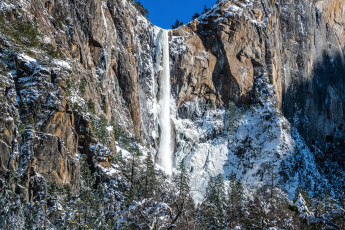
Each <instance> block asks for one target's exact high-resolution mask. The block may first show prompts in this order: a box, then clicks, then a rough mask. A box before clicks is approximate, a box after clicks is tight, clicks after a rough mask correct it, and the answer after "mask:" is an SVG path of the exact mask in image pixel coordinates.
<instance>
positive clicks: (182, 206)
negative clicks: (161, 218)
mask: <svg viewBox="0 0 345 230" xmlns="http://www.w3.org/2000/svg"><path fill="white" fill-rule="evenodd" d="M173 183H174V187H175V188H176V189H177V197H176V198H175V200H174V201H173V206H174V210H173V211H171V212H170V219H171V226H174V225H176V223H177V221H179V220H180V219H181V217H182V216H183V215H184V214H185V212H186V211H187V210H186V206H187V204H188V203H190V201H191V197H190V194H189V192H190V187H189V177H188V173H187V170H186V168H185V166H184V160H182V161H181V162H180V163H179V166H178V172H177V174H176V175H175V176H174V178H173Z"/></svg>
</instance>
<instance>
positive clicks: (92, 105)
mask: <svg viewBox="0 0 345 230" xmlns="http://www.w3.org/2000/svg"><path fill="white" fill-rule="evenodd" d="M86 105H87V108H88V109H89V111H90V112H91V113H93V114H95V113H96V108H95V103H94V102H93V100H92V99H91V98H90V99H89V100H88V101H87V104H86Z"/></svg>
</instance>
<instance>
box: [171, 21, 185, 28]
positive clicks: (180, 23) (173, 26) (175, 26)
mask: <svg viewBox="0 0 345 230" xmlns="http://www.w3.org/2000/svg"><path fill="white" fill-rule="evenodd" d="M180 26H183V22H180V21H179V20H178V19H176V21H175V24H174V25H172V26H171V28H172V29H177V28H179V27H180Z"/></svg>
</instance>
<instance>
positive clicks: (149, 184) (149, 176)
mask: <svg viewBox="0 0 345 230" xmlns="http://www.w3.org/2000/svg"><path fill="white" fill-rule="evenodd" d="M155 190H156V170H155V165H154V163H153V160H152V155H151V153H148V154H147V157H146V159H145V187H144V197H145V198H148V197H152V196H154V195H155Z"/></svg>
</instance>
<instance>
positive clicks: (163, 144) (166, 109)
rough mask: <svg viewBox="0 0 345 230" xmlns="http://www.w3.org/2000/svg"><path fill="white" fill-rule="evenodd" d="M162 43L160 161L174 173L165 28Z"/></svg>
mask: <svg viewBox="0 0 345 230" xmlns="http://www.w3.org/2000/svg"><path fill="white" fill-rule="evenodd" d="M161 36H162V37H161V40H160V42H161V45H162V48H163V73H162V76H161V84H160V92H161V93H160V107H161V109H160V118H159V120H160V128H161V136H160V143H159V163H160V165H161V166H163V167H164V168H165V170H166V173H167V174H169V175H171V173H172V149H171V121H170V89H171V86H170V66H169V40H168V31H167V30H163V32H162V34H161Z"/></svg>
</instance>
